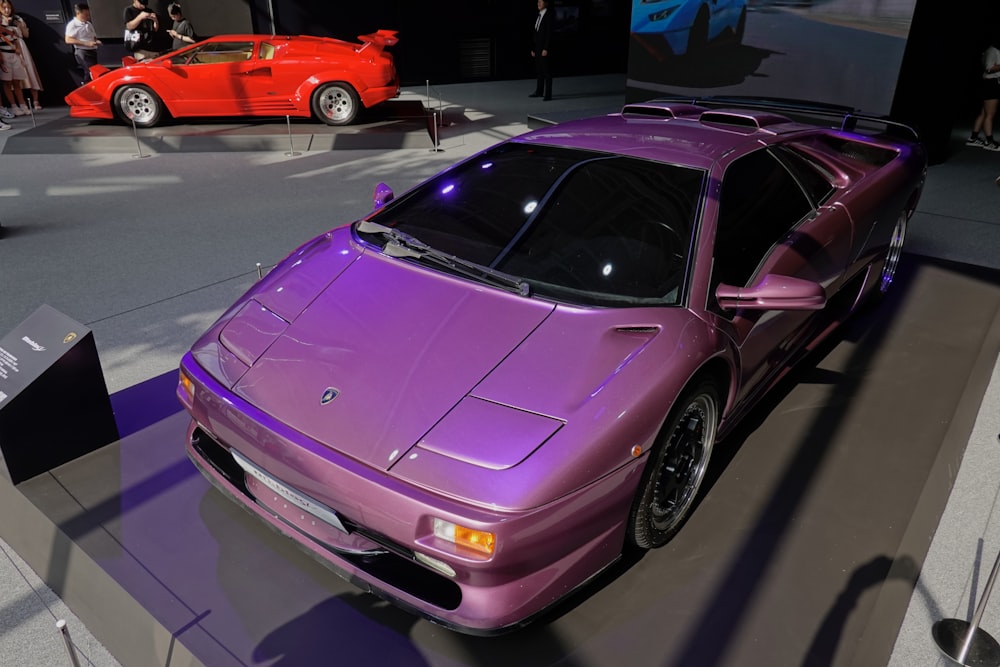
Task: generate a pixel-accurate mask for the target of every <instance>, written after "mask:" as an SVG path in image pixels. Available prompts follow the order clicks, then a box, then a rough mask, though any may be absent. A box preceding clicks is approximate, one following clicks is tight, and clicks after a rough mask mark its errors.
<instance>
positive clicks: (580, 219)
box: [356, 143, 705, 306]
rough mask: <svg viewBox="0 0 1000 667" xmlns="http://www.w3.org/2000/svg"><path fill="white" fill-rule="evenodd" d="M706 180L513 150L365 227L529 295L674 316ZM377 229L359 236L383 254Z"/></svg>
mask: <svg viewBox="0 0 1000 667" xmlns="http://www.w3.org/2000/svg"><path fill="white" fill-rule="evenodd" d="M704 177H705V174H704V172H703V171H700V170H696V169H691V168H687V167H678V166H675V165H668V164H663V163H659V162H652V161H648V160H640V159H637V158H631V157H624V156H620V155H613V154H607V153H599V152H591V151H583V150H577V149H566V148H555V147H548V146H530V145H523V144H518V143H507V144H502V145H500V146H498V147H496V148H494V149H491V150H490V151H488V152H486V153H483V154H481V155H479V156H476V157H475V158H472V159H470V160H468V161H466V162H463V163H460V164H458V165H456V166H455V167H453V168H452V169H450V170H448V171H446V172H444V173H442V174H439V175H438V176H436V177H434V178H433V179H431V180H430V181H427V182H426V183H424V184H422V185H420V186H418V187H417V188H416V189H414V190H412V191H411V192H409V193H407V194H406V195H405V196H403V197H401V198H400V199H398V200H396V201H394V202H391V203H390V204H389V205H387V206H386V207H385V208H383V209H380V210H379V211H377V212H376V213H374V214H373V215H372V216H371V217H370V218H369V221H370V222H374V223H378V224H379V225H382V226H383V227H388V228H392V229H395V230H398V231H400V232H403V233H404V234H406V235H407V236H409V237H411V238H413V239H419V241H420V243H421V244H424V245H425V246H427V247H430V248H434V249H435V250H437V251H440V252H442V253H445V254H447V255H450V256H453V257H456V258H460V259H462V260H464V261H466V262H471V263H474V264H478V265H480V266H483V267H487V268H489V269H493V270H495V271H498V272H502V273H503V274H505V275H507V276H511V277H513V278H515V279H517V280H522V281H524V282H526V283H527V285H528V286H529V287H530V293H531V294H537V295H543V296H547V297H550V298H554V299H559V300H565V301H570V302H573V303H581V304H590V305H610V306H615V305H618V306H622V305H636V304H652V303H655V304H660V305H675V304H677V303H679V302H680V299H681V294H682V292H683V287H684V279H685V276H686V275H687V270H686V268H687V263H688V255H689V252H690V248H691V239H692V235H693V229H694V219H695V215H696V214H697V208H698V200H699V195H700V192H701V188H702V184H703V181H704ZM372 229H375V228H374V227H373V226H371V225H369V226H367V227H363V228H362V230H357V227H356V230H357V231H358V235H359V236H360V237H361V238H362V240H365V241H367V242H369V243H373V244H376V245H378V246H379V247H383V246H385V244H386V242H387V239H386V238H385V235H380V234H376V233H373V232H371V231H370V230H372ZM411 259H412V260H413V261H419V258H416V257H414V258H411ZM439 268H440V267H439Z"/></svg>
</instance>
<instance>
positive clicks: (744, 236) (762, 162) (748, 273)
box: [712, 150, 814, 290]
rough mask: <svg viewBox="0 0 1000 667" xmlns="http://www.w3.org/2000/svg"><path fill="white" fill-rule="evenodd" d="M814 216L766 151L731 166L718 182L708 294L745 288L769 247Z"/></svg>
mask: <svg viewBox="0 0 1000 667" xmlns="http://www.w3.org/2000/svg"><path fill="white" fill-rule="evenodd" d="M813 210H814V209H813V207H812V204H811V203H810V202H809V199H808V198H807V197H806V195H805V193H804V192H803V191H802V188H801V187H799V185H798V183H796V181H795V179H793V178H792V176H791V174H790V173H789V172H788V170H787V169H786V168H785V167H784V166H783V165H782V164H781V163H780V162H779V161H778V160H776V159H775V158H774V157H773V156H772V155H771V154H770V153H768V152H767V151H766V150H759V151H756V152H754V153H751V154H750V155H747V156H744V157H742V158H740V159H739V160H737V161H735V162H734V163H733V164H731V165H730V166H729V168H728V169H727V170H726V173H725V175H724V176H723V180H722V193H721V196H720V200H719V224H718V230H717V232H716V237H715V262H714V264H713V270H712V289H713V290H714V289H715V287H716V286H717V285H718V284H719V283H727V284H729V285H737V286H741V287H742V286H746V285H747V284H748V283H749V282H750V280H751V278H753V275H754V272H755V271H756V269H757V267H758V266H759V265H760V263H761V261H762V260H763V259H764V257H766V256H767V253H768V252H769V251H770V249H771V247H772V246H774V245H775V244H776V243H778V241H780V240H781V239H783V238H784V237H785V235H786V234H788V232H789V231H791V230H792V229H793V228H794V227H796V226H797V225H798V223H799V222H800V221H802V219H803V218H805V217H806V216H808V215H810V214H811V213H812V212H813Z"/></svg>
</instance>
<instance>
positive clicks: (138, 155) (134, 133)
mask: <svg viewBox="0 0 1000 667" xmlns="http://www.w3.org/2000/svg"><path fill="white" fill-rule="evenodd" d="M128 119H129V120H130V121H132V136H133V137H135V150H136V154H135V155H133V156H132V157H134V158H144V157H149V156H148V155H143V153H142V144H141V143H139V129H138V128H137V127H136V126H135V116H134V115H133V114H129V115H128Z"/></svg>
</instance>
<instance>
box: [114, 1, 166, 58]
mask: <svg viewBox="0 0 1000 667" xmlns="http://www.w3.org/2000/svg"><path fill="white" fill-rule="evenodd" d="M148 4H149V0H132V4H131V5H129V6H128V7H126V8H125V11H124V12H122V20H123V21H124V23H125V30H129V31H133V32H137V33H139V34H138V41H136V42H134V43H133V44H132V46H131V50H132V55H133V56H135V59H136V60H145V59H147V58H155V57H156V56H157V55H159V54H158V53H157V52H156V51H154V50H153V40H154V39H155V35H156V31H157V30H159V29H160V19H159V17H157V16H156V12H154V11H150V10H149V9H147V5H148Z"/></svg>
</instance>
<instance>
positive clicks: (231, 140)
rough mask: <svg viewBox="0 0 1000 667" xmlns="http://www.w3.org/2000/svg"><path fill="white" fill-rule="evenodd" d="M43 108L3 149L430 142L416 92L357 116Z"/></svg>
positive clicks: (314, 147) (301, 147) (280, 147)
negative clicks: (149, 119) (104, 115)
mask: <svg viewBox="0 0 1000 667" xmlns="http://www.w3.org/2000/svg"><path fill="white" fill-rule="evenodd" d="M47 113H48V112H47V111H46V112H42V113H41V114H40V117H39V120H45V122H39V123H38V124H37V125H36V126H35V127H33V128H31V129H28V130H25V131H23V132H19V133H17V134H16V135H14V136H11V137H8V138H7V140H6V142H5V143H4V145H3V150H2V152H3V153H4V154H6V155H37V154H62V153H110V154H114V153H129V154H132V153H135V154H138V153H139V151H142V152H144V153H178V152H211V151H289V152H293V151H302V152H305V151H320V150H332V149H335V148H336V149H338V150H350V149H356V150H360V149H379V150H387V149H394V148H432V147H433V146H434V143H433V138H432V133H431V130H432V127H431V122H430V121H429V120H428V114H427V112H426V111H425V109H424V104H423V102H422V101H420V100H419V99H417V98H411V99H395V100H389V101H388V102H385V103H383V104H381V105H379V106H376V107H373V108H372V109H367V110H365V111H364V112H362V113H361V114H359V116H358V119H357V121H356V122H355V123H353V124H351V125H345V126H338V127H334V126H329V125H324V124H323V123H320V122H318V121H316V120H313V119H305V118H291V119H286V118H285V117H278V118H273V119H262V118H253V119H240V118H227V119H200V120H192V119H184V120H183V121H171V120H169V119H168V120H167V121H164V122H163V123H161V124H160V125H158V126H157V127H152V128H135V129H133V128H132V127H131V126H128V125H124V124H122V123H119V122H117V121H111V120H86V119H81V118H70V117H69V116H64V117H60V118H57V119H55V120H49V119H48V118H45V114H47Z"/></svg>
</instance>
